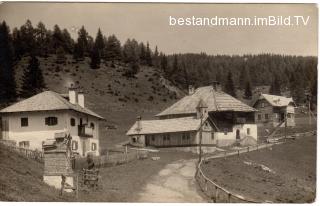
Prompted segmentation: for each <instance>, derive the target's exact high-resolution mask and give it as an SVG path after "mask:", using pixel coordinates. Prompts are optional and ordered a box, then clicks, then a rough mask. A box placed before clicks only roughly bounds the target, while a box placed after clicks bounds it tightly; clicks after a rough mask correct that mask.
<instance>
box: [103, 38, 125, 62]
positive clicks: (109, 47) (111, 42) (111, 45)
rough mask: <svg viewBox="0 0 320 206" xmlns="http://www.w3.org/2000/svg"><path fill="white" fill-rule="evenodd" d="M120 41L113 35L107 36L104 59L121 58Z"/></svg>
mask: <svg viewBox="0 0 320 206" xmlns="http://www.w3.org/2000/svg"><path fill="white" fill-rule="evenodd" d="M121 56H122V55H121V43H120V41H119V40H118V39H117V37H116V36H115V35H111V36H109V37H108V39H107V40H106V43H105V60H106V61H114V60H121Z"/></svg>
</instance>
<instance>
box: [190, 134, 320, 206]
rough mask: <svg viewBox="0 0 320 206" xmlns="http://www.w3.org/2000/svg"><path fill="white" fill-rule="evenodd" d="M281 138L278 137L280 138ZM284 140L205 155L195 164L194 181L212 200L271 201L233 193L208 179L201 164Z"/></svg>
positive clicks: (270, 145)
mask: <svg viewBox="0 0 320 206" xmlns="http://www.w3.org/2000/svg"><path fill="white" fill-rule="evenodd" d="M308 134H310V135H315V134H316V131H315V130H314V131H309V132H304V133H296V134H295V135H293V136H294V137H295V138H299V137H302V136H304V135H308ZM281 139H283V138H279V140H281ZM282 143H284V142H268V143H266V144H261V145H255V146H248V147H245V148H241V149H238V150H233V151H226V152H223V153H221V154H218V155H214V156H210V157H206V158H204V159H202V160H201V161H200V162H199V164H198V166H197V171H196V175H195V178H196V181H197V182H198V185H199V187H200V188H201V190H202V192H203V193H204V194H205V195H206V196H208V197H209V198H210V199H211V200H212V202H220V203H221V202H222V203H223V202H227V203H232V202H233V203H268V202H269V203H271V202H270V201H259V200H254V199H250V198H246V197H243V196H241V195H239V194H236V193H233V192H231V191H229V190H227V189H225V188H223V187H222V186H220V185H218V184H217V183H215V182H214V181H212V180H210V179H209V178H208V177H206V176H205V174H204V173H203V171H202V169H201V165H202V163H203V162H204V161H208V160H209V159H217V158H223V157H224V158H226V157H228V156H234V155H240V154H242V153H247V152H250V151H254V150H260V149H265V148H269V147H272V146H274V145H278V144H282Z"/></svg>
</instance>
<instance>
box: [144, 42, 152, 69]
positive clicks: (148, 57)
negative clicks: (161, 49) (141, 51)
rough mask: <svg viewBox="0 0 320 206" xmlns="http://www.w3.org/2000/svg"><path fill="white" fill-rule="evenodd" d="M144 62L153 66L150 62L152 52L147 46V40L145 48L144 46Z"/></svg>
mask: <svg viewBox="0 0 320 206" xmlns="http://www.w3.org/2000/svg"><path fill="white" fill-rule="evenodd" d="M146 63H147V65H148V66H153V64H152V52H151V49H150V46H149V42H147V48H146Z"/></svg>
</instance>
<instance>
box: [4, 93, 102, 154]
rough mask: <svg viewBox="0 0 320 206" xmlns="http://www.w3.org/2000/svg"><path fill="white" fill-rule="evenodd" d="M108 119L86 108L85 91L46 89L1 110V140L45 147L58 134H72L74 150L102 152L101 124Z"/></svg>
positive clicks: (83, 152)
mask: <svg viewBox="0 0 320 206" xmlns="http://www.w3.org/2000/svg"><path fill="white" fill-rule="evenodd" d="M103 120H104V118H103V117H101V116H100V115H98V114H96V113H94V112H93V111H91V110H89V109H88V108H86V107H85V99H84V94H83V92H82V91H79V89H78V88H75V87H71V88H70V89H69V93H68V94H58V93H56V92H53V91H45V92H42V93H39V94H37V95H35V96H32V97H30V98H28V99H25V100H22V101H20V102H17V103H16V104H13V105H11V106H9V107H7V108H4V109H2V110H0V139H7V140H13V141H14V142H15V143H16V145H17V146H19V147H24V148H29V149H32V150H35V149H37V150H40V151H41V150H42V144H43V142H44V141H45V140H47V139H54V137H55V134H56V133H61V132H67V133H69V134H70V135H71V136H72V150H73V152H74V153H77V154H79V155H81V156H86V155H87V153H92V154H93V155H99V124H100V121H103Z"/></svg>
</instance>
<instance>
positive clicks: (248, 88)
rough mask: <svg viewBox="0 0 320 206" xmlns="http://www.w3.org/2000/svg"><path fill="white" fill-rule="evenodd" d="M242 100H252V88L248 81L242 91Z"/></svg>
mask: <svg viewBox="0 0 320 206" xmlns="http://www.w3.org/2000/svg"><path fill="white" fill-rule="evenodd" d="M244 98H245V99H251V98H252V88H251V83H250V81H247V82H246V87H245V91H244Z"/></svg>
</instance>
